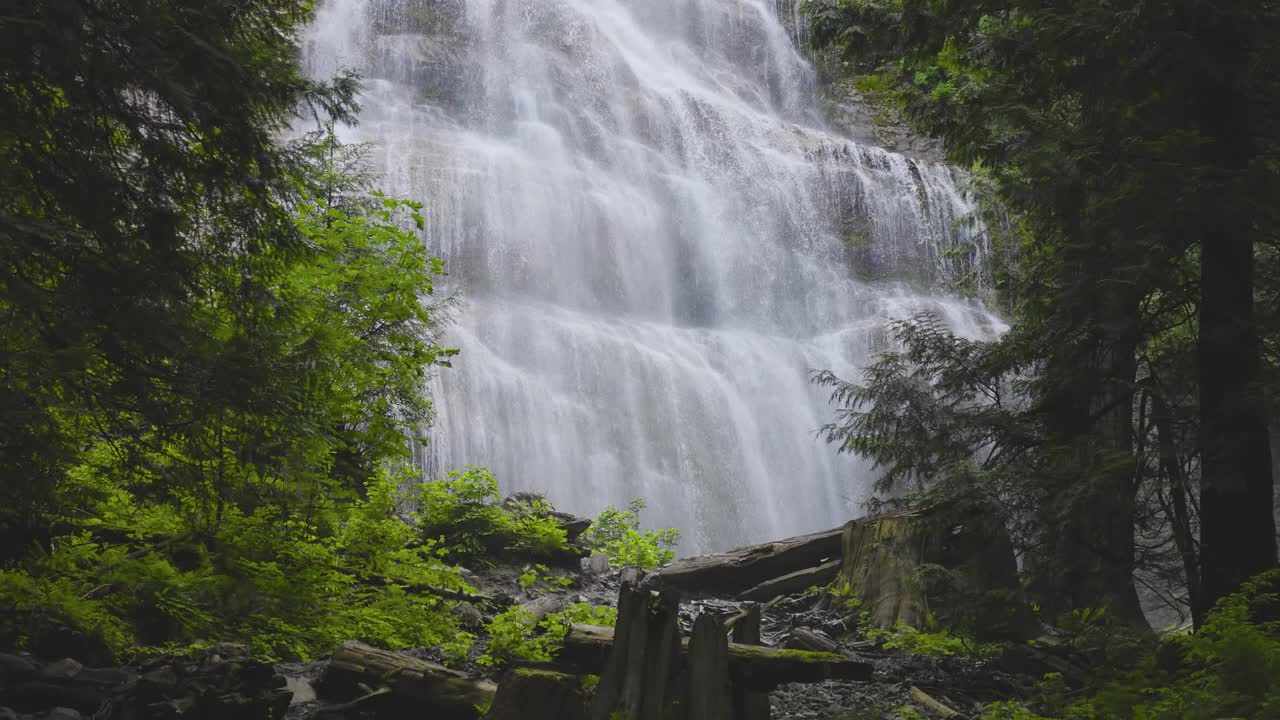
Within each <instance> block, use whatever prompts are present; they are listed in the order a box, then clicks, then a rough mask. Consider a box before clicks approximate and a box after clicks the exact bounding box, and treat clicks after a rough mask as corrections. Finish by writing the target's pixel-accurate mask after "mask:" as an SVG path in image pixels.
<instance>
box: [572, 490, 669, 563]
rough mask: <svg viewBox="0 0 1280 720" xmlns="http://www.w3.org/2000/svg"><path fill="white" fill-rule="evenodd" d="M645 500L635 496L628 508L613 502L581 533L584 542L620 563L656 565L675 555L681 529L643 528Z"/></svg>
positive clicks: (588, 546) (611, 561)
mask: <svg viewBox="0 0 1280 720" xmlns="http://www.w3.org/2000/svg"><path fill="white" fill-rule="evenodd" d="M644 506H645V504H644V501H643V500H641V499H639V498H636V499H635V500H632V501H631V502H630V503H628V504H627V509H626V510H618V509H617V508H615V507H614V506H612V505H610V506H608V507H607V508H605V510H604V512H602V513H600V517H598V518H596V519H595V521H593V522H592V523H591V527H589V528H587V531H586V532H585V533H583V534H582V540H581V542H582V544H583V545H584V546H585V547H586V548H587V549H589V550H592V551H595V552H602V553H604V554H605V555H608V556H609V562H610V563H612V564H613V565H615V566H619V567H629V566H634V567H641V568H656V567H661V566H662V565H665V564H667V563H669V562H671V561H672V560H674V559H675V556H676V553H675V550H674V548H675V547H676V545H678V544H679V543H680V531H679V530H676V529H675V528H666V529H663V530H644V531H641V530H640V511H641V510H643V509H644Z"/></svg>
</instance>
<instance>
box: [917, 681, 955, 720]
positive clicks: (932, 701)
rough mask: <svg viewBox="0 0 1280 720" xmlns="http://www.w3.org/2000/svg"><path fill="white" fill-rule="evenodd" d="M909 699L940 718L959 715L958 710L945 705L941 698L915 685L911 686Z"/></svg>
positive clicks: (946, 719)
mask: <svg viewBox="0 0 1280 720" xmlns="http://www.w3.org/2000/svg"><path fill="white" fill-rule="evenodd" d="M911 701H912V702H914V703H916V704H918V705H923V706H924V707H925V709H926V710H928V711H929V712H931V713H932V714H934V715H937V716H938V717H940V718H943V719H944V720H948V719H949V718H956V717H960V713H959V712H958V711H956V710H953V709H952V708H950V707H947V706H946V705H944V704H943V703H942V701H941V700H938V699H937V698H934V697H933V696H931V695H930V694H929V693H927V692H925V691H923V690H921V689H920V688H918V687H916V686H915V685H912V686H911Z"/></svg>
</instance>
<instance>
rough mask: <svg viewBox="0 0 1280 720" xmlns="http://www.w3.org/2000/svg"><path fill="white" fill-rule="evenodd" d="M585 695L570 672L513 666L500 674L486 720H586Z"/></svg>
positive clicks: (580, 684)
mask: <svg viewBox="0 0 1280 720" xmlns="http://www.w3.org/2000/svg"><path fill="white" fill-rule="evenodd" d="M586 717H587V698H586V693H585V692H584V691H583V690H582V682H581V681H580V680H579V679H578V678H577V677H575V676H573V675H566V674H564V673H558V672H554V671H551V670H542V669H536V668H516V669H514V670H512V671H510V672H508V673H507V674H506V675H504V676H503V678H502V682H500V683H499V684H498V694H497V695H496V696H495V697H494V699H493V706H492V707H490V708H489V713H488V714H487V715H485V720H586Z"/></svg>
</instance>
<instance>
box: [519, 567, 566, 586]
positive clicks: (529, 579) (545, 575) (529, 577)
mask: <svg viewBox="0 0 1280 720" xmlns="http://www.w3.org/2000/svg"><path fill="white" fill-rule="evenodd" d="M516 582H518V583H520V587H522V588H524V589H526V590H528V589H529V588H531V587H535V586H537V585H539V584H541V586H542V588H541V589H543V590H546V589H551V588H564V587H569V586H570V585H572V584H573V578H571V577H568V576H567V575H555V574H553V573H552V572H551V570H550V568H548V567H547V566H546V565H530V566H529V567H527V568H525V569H524V572H522V573H520V576H519V577H517V578H516Z"/></svg>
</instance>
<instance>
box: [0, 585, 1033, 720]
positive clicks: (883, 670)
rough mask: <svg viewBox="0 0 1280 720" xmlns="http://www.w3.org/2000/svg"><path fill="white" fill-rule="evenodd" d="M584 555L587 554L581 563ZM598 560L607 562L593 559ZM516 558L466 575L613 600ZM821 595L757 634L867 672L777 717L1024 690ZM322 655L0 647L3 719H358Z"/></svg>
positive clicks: (733, 605)
mask: <svg viewBox="0 0 1280 720" xmlns="http://www.w3.org/2000/svg"><path fill="white" fill-rule="evenodd" d="M585 564H586V563H584V565H585ZM596 569H597V570H603V568H601V567H599V564H597V568H596ZM523 570H524V567H523V566H521V565H502V566H495V567H490V568H485V569H483V570H480V571H473V572H471V573H470V580H471V582H472V583H473V585H474V586H475V587H476V588H477V589H478V590H480V591H482V592H484V593H485V594H487V595H490V596H493V597H495V598H497V599H498V601H499V602H500V603H503V604H506V603H513V604H524V603H530V602H534V601H548V600H556V601H559V602H563V603H574V602H587V603H592V604H613V603H614V602H615V600H616V598H617V595H618V591H619V587H620V584H621V581H622V572H621V571H619V570H617V569H607V570H604V571H603V572H593V571H592V570H591V569H590V568H583V569H579V570H577V571H568V570H558V571H555V570H553V571H552V572H553V573H554V574H558V575H560V576H562V577H568V578H571V579H572V584H571V585H570V586H568V587H564V588H554V589H545V588H542V589H529V588H524V587H522V586H521V585H520V583H519V582H518V580H517V578H518V577H519V576H520V574H521V573H522V572H523ZM824 598H825V596H823V595H822V594H820V593H810V592H805V593H800V594H798V595H795V596H792V597H789V598H784V599H781V600H779V601H777V602H774V603H772V604H770V605H768V606H767V607H764V608H763V613H762V630H763V632H762V635H763V638H764V641H765V643H766V644H770V645H776V646H782V647H796V648H801V649H833V650H835V651H836V652H838V653H842V654H845V655H847V656H849V657H853V658H857V659H861V660H864V661H868V662H871V663H872V664H873V665H874V666H875V673H874V676H873V679H872V680H871V681H870V682H844V681H835V680H830V681H826V682H822V683H815V684H803V685H802V684H792V685H783V686H781V687H779V688H778V689H777V690H776V691H774V692H773V693H772V694H771V696H770V705H771V707H772V711H773V718H775V720H825V719H827V718H831V719H837V718H838V719H841V720H853V719H857V720H864V719H866V720H870V719H871V718H887V717H893V715H892V714H885V713H886V711H890V710H892V709H893V708H899V707H902V706H906V705H915V706H916V707H919V703H918V702H916V701H915V700H914V699H913V697H912V688H913V687H914V688H917V689H918V690H922V691H924V692H925V693H927V694H928V695H929V696H931V697H933V698H935V699H937V700H939V701H941V702H943V703H944V704H946V705H947V706H949V707H951V708H953V709H956V710H957V711H959V712H960V713H962V714H965V715H968V714H970V713H971V712H972V711H973V709H974V708H975V707H977V705H978V704H980V703H982V702H989V701H991V700H993V699H996V698H1001V697H1006V698H1007V697H1011V696H1016V695H1018V694H1020V692H1021V690H1022V687H1023V685H1025V682H1024V681H1020V680H1019V679H1018V678H1016V677H1014V676H1011V675H1009V674H1007V673H1006V672H1004V671H1003V670H1001V669H999V667H997V665H996V664H995V663H992V662H984V661H979V660H974V659H968V658H954V657H952V658H930V657H914V656H910V655H906V654H903V653H900V652H896V651H886V650H882V649H880V648H878V647H877V646H876V645H875V644H873V643H870V642H868V641H866V640H859V639H857V637H856V636H854V635H844V634H843V633H842V632H841V631H842V629H843V627H844V626H845V625H846V624H847V623H848V621H849V618H848V617H845V616H843V615H842V613H841V612H839V611H838V610H836V609H833V608H832V607H831V603H830V602H829V600H826V599H824ZM740 605H741V603H737V602H734V601H729V600H721V599H715V598H702V599H691V600H688V601H686V602H685V603H684V604H683V605H682V607H681V625H682V626H683V628H684V629H685V630H686V631H688V630H689V629H690V628H691V626H692V623H693V618H694V617H695V616H696V615H698V614H699V613H703V612H711V613H715V614H720V615H724V616H729V615H732V614H734V613H736V612H737V611H738V609H739V607H740ZM455 612H457V613H459V614H460V615H461V616H463V620H464V622H465V623H467V624H469V625H470V626H471V627H472V628H473V632H477V635H478V638H477V643H476V646H475V647H474V648H473V649H472V654H471V657H472V658H473V659H474V658H475V657H477V656H479V655H480V654H481V653H483V650H484V644H485V642H486V640H487V638H486V637H485V636H484V634H483V632H482V628H483V624H484V622H485V621H487V620H488V619H490V618H491V614H490V613H491V611H486V610H482V609H481V608H479V607H477V606H476V605H473V604H471V603H465V602H460V603H458V605H457V606H456V608H455ZM406 653H407V654H409V655H412V656H415V657H418V658H421V659H424V660H430V661H439V660H441V659H442V658H441V657H440V654H439V651H438V650H436V649H422V650H416V651H406ZM324 667H325V661H319V662H313V663H282V664H277V665H270V664H266V663H261V662H257V661H255V660H253V659H251V658H250V657H249V654H248V652H247V650H246V649H245V648H244V647H243V646H238V645H233V644H226V643H224V644H219V645H216V646H214V647H212V648H208V649H206V650H203V651H200V652H197V653H195V654H193V655H190V656H186V657H181V658H178V657H172V656H156V657H153V658H137V659H134V660H133V661H131V662H129V663H127V664H125V665H124V666H122V667H117V668H89V667H84V666H82V665H81V664H80V663H79V662H77V661H76V660H74V659H70V658H64V659H57V660H53V661H49V660H44V661H40V660H37V659H35V658H31V657H28V656H24V655H22V654H18V653H6V654H0V720H10V719H11V718H23V719H25V718H31V719H32V720H45V719H48V720H77V718H106V717H110V718H112V719H113V720H116V719H118V718H139V719H140V720H141V719H144V718H145V719H153V718H154V719H157V720H159V719H161V718H164V719H168V718H196V719H203V718H210V719H213V718H232V717H243V718H250V717H252V718H267V717H281V716H284V717H287V718H289V719H290V720H304V719H307V718H313V717H322V716H327V717H352V716H355V715H351V714H345V715H344V714H335V713H333V712H328V710H330V709H332V707H333V706H332V704H325V703H323V702H321V701H320V700H319V699H318V698H317V694H316V691H315V687H316V685H317V684H318V678H319V677H320V675H321V673H322V672H323V670H324ZM464 670H465V671H467V672H470V673H474V674H482V673H485V672H490V671H489V670H488V669H487V668H484V667H481V666H479V665H476V664H474V663H469V664H468V666H467V667H465V668H464Z"/></svg>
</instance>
